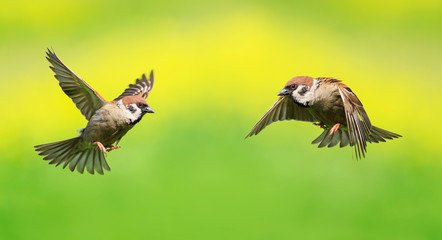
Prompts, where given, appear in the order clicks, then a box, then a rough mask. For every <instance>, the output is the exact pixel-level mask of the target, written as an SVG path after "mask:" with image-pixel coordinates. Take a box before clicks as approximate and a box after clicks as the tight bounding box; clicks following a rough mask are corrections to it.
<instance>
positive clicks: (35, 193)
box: [0, 0, 442, 239]
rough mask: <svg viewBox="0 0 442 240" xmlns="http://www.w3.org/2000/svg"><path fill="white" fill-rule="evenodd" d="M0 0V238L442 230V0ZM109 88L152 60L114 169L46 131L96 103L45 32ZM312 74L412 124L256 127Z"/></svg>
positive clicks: (375, 115)
mask: <svg viewBox="0 0 442 240" xmlns="http://www.w3.org/2000/svg"><path fill="white" fill-rule="evenodd" d="M3 5H4V6H3V7H2V8H0V53H1V54H0V84H1V88H0V109H1V112H2V114H1V118H0V123H1V130H0V134H1V138H0V238H1V239H39V238H42V239H55V238H57V239H79V238H83V237H86V238H108V239H122V238H147V239H350V238H352V239H437V238H441V237H442V210H441V209H442V208H441V202H442V173H441V172H442V164H441V160H442V150H441V147H442V146H441V134H442V131H441V126H440V125H441V121H440V119H441V117H442V111H441V109H442V108H441V104H442V95H441V90H442V82H441V79H440V78H441V77H440V76H442V67H441V66H442V65H441V63H442V2H441V1H432V0H423V1H411V0H409V1H381V0H376V1H349V0H348V1H345V0H342V1H300V2H296V1H287V2H286V1H214V2H209V1H200V0H194V1H132V2H123V1H77V0H76V1H10V2H7V3H3ZM47 47H49V48H50V47H52V48H53V49H54V50H55V52H56V53H57V55H58V56H59V57H60V58H61V60H62V61H63V62H64V63H65V64H67V65H68V66H69V67H70V68H71V69H72V70H73V71H74V72H76V73H77V74H78V75H79V76H81V77H82V78H83V79H84V80H85V81H87V82H88V83H89V84H90V85H91V86H92V87H93V88H94V89H95V90H97V91H98V92H99V93H100V94H101V95H102V96H103V97H105V98H106V99H108V100H112V99H113V98H115V97H116V96H118V95H119V94H120V93H121V92H122V91H123V90H124V89H125V87H127V85H128V84H129V83H132V82H134V80H135V79H136V78H138V77H140V76H141V74H142V73H148V72H150V70H151V69H154V72H155V86H154V88H153V91H152V92H151V95H150V96H149V98H148V103H149V104H150V105H151V107H152V108H153V109H154V110H155V112H156V113H155V114H151V115H148V116H146V117H145V118H144V119H143V120H142V121H141V122H140V123H139V124H138V125H137V126H136V127H135V128H134V129H133V130H132V131H131V132H129V133H128V134H127V135H126V136H125V137H124V138H123V140H122V141H121V146H122V148H121V149H120V150H117V151H114V152H111V153H110V154H109V155H108V158H107V159H108V162H109V164H110V166H111V168H112V172H110V173H107V174H105V175H104V176H91V175H89V174H84V175H80V174H78V173H71V172H70V171H68V170H66V169H65V170H62V169H61V168H54V167H53V166H48V165H47V162H44V161H43V160H42V158H41V157H40V156H38V155H37V153H36V152H34V150H33V147H32V146H33V145H36V144H41V143H47V142H52V141H57V140H62V139H66V138H70V137H74V136H76V135H77V134H78V133H77V132H75V130H76V129H80V128H83V127H84V126H85V125H86V121H85V119H84V117H83V116H81V114H80V112H79V111H78V110H77V109H76V108H75V106H74V104H72V101H71V100H70V99H69V98H68V97H67V96H66V95H65V94H64V93H63V92H62V91H61V89H60V87H59V86H58V83H57V81H56V80H55V78H54V77H53V73H52V71H51V70H50V69H49V68H48V66H49V63H48V62H47V61H46V60H45V58H44V57H45V50H46V48H47ZM298 75H309V76H312V77H321V76H326V77H336V78H338V79H341V80H343V82H344V83H346V84H347V85H348V86H350V87H351V88H352V90H353V91H354V92H355V93H356V94H357V95H358V97H359V98H360V99H361V101H362V103H363V104H364V107H365V109H366V111H367V113H368V114H369V116H370V119H371V121H372V123H373V124H374V125H376V126H379V127H381V128H385V129H387V130H390V131H393V132H396V133H399V134H401V135H403V136H404V137H403V138H400V139H398V140H394V141H389V142H387V143H382V144H369V146H368V154H367V158H366V159H363V160H361V161H356V159H355V158H354V156H352V152H353V151H352V149H350V148H344V149H339V148H332V149H318V148H316V146H313V145H311V144H310V142H311V141H312V140H313V139H315V138H316V137H317V136H318V135H319V134H320V133H321V130H320V129H319V128H318V127H315V126H313V125H312V124H308V123H302V122H295V121H290V122H278V123H275V124H272V125H271V126H269V127H268V128H266V129H265V130H264V131H263V132H262V133H260V134H259V135H258V136H255V137H252V138H250V139H247V140H243V138H244V136H245V135H246V134H247V133H248V131H249V130H250V129H251V128H252V127H253V125H254V124H255V123H256V122H257V121H258V120H259V118H260V117H261V116H262V115H263V114H264V113H265V111H266V110H267V109H268V108H269V107H270V106H271V105H272V103H273V102H274V101H275V100H276V99H277V96H276V94H277V93H278V91H279V90H280V89H281V88H282V87H283V86H284V84H285V82H286V81H288V80H289V79H290V78H292V77H294V76H298Z"/></svg>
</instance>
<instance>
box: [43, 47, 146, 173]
mask: <svg viewBox="0 0 442 240" xmlns="http://www.w3.org/2000/svg"><path fill="white" fill-rule="evenodd" d="M46 54H47V57H46V59H47V60H48V61H49V62H50V63H51V64H52V66H50V68H51V69H52V71H54V73H55V78H56V79H57V80H58V81H59V84H60V87H61V89H62V90H63V92H64V93H66V95H68V96H69V97H70V98H71V99H72V101H73V102H74V103H75V105H76V106H77V108H78V109H79V110H80V112H81V113H82V114H83V115H84V116H85V117H86V119H87V120H88V121H89V122H88V124H87V125H86V128H84V129H82V130H81V131H80V135H79V136H78V137H75V138H71V139H67V140H63V141H58V142H53V143H47V144H41V145H37V146H35V148H36V151H38V152H40V153H39V155H43V156H45V157H44V158H43V159H44V160H51V161H50V162H49V164H56V166H58V165H60V164H64V165H63V168H65V167H66V166H69V169H70V170H71V171H74V169H77V171H78V172H80V173H83V171H84V169H85V168H86V169H87V171H88V172H89V173H91V174H94V170H95V171H96V172H98V173H99V174H103V169H105V170H107V171H110V167H109V165H108V164H107V162H106V159H105V157H104V155H105V154H106V153H107V152H108V151H112V150H114V149H118V148H120V147H118V146H117V144H118V142H119V141H120V140H121V138H122V137H123V136H124V135H125V134H126V133H127V132H128V131H129V130H130V129H132V128H133V127H134V125H135V124H137V123H138V122H139V121H140V120H141V118H142V117H143V116H144V115H145V114H146V113H154V111H153V110H152V108H150V107H149V105H148V104H147V102H146V100H145V99H146V98H147V96H148V95H149V93H150V91H151V90H152V86H153V83H154V79H153V71H152V72H151V73H150V77H149V79H147V78H146V75H144V74H143V75H142V76H141V78H140V79H137V80H136V82H135V84H130V85H129V88H127V89H126V90H125V91H124V92H123V93H122V94H121V95H120V96H119V97H117V98H115V99H114V100H113V101H111V102H109V101H106V100H105V99H104V98H103V97H102V96H100V94H98V93H97V92H96V91H95V90H94V89H92V87H90V86H89V85H88V84H87V83H86V82H85V81H83V80H82V79H81V78H80V77H79V76H77V75H76V74H75V73H74V72H73V71H72V70H70V69H69V68H68V67H67V66H66V65H65V64H64V63H63V62H62V61H61V60H60V59H59V58H58V57H57V55H55V53H54V52H51V50H49V49H48V52H47V53H46ZM114 143H115V146H114V145H113V144H114Z"/></svg>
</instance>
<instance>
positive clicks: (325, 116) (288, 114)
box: [246, 76, 401, 159]
mask: <svg viewBox="0 0 442 240" xmlns="http://www.w3.org/2000/svg"><path fill="white" fill-rule="evenodd" d="M278 96H281V97H280V98H279V99H278V100H277V101H276V102H275V103H274V104H273V106H272V107H271V108H270V109H269V110H268V111H267V112H266V113H265V114H264V116H263V117H262V118H261V119H260V120H259V122H258V123H257V124H256V125H255V127H253V128H252V130H251V131H250V132H249V134H248V135H247V136H246V138H247V137H251V136H253V135H256V134H258V133H259V132H260V131H261V130H263V129H264V128H265V127H266V126H267V125H269V124H271V123H272V122H276V121H283V120H292V119H293V120H298V121H306V122H313V124H314V125H316V126H320V127H321V128H323V129H324V132H323V133H322V134H321V135H320V136H319V137H318V138H316V139H315V140H313V142H312V144H317V143H319V146H318V147H320V148H321V147H325V146H328V147H333V146H336V145H337V144H338V143H340V147H345V146H347V145H348V144H350V146H353V147H354V148H355V153H356V158H357V159H360V158H361V156H362V157H365V152H366V151H367V142H370V143H372V142H375V143H378V142H385V139H393V138H398V137H401V136H400V135H399V134H396V133H392V132H389V131H387V130H384V129H381V128H378V127H375V126H372V125H371V123H370V119H369V118H368V115H367V113H366V112H365V110H364V108H363V106H362V103H361V102H360V101H359V99H358V98H357V97H356V95H355V94H354V93H353V91H351V89H350V88H349V87H347V86H346V85H345V84H343V83H341V81H339V80H337V79H334V78H325V77H321V78H312V77H307V76H300V77H294V78H292V79H291V80H290V81H288V82H287V83H286V85H285V86H284V88H283V89H282V90H281V91H280V92H279V93H278Z"/></svg>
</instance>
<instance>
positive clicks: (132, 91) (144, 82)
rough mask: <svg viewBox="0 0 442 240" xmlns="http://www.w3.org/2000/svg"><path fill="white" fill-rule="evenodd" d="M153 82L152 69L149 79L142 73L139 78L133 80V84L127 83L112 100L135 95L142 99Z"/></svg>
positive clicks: (147, 93)
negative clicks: (122, 90)
mask: <svg viewBox="0 0 442 240" xmlns="http://www.w3.org/2000/svg"><path fill="white" fill-rule="evenodd" d="M153 83H154V77H153V70H152V71H151V72H150V76H149V79H147V78H146V75H145V74H143V75H142V76H141V78H139V79H137V80H136V81H135V84H129V87H128V88H126V90H124V92H123V93H122V94H121V95H120V96H118V97H117V98H115V99H114V101H118V100H120V99H122V98H123V97H126V96H135V95H139V96H141V97H143V98H144V99H146V98H147V96H148V95H149V93H150V91H151V90H152V88H153Z"/></svg>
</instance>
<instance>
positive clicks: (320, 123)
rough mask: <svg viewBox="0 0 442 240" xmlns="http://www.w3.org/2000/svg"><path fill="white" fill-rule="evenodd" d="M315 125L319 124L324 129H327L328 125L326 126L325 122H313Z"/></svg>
mask: <svg viewBox="0 0 442 240" xmlns="http://www.w3.org/2000/svg"><path fill="white" fill-rule="evenodd" d="M313 125H315V126H319V127H320V128H322V129H326V126H325V124H324V123H323V122H319V123H313Z"/></svg>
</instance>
